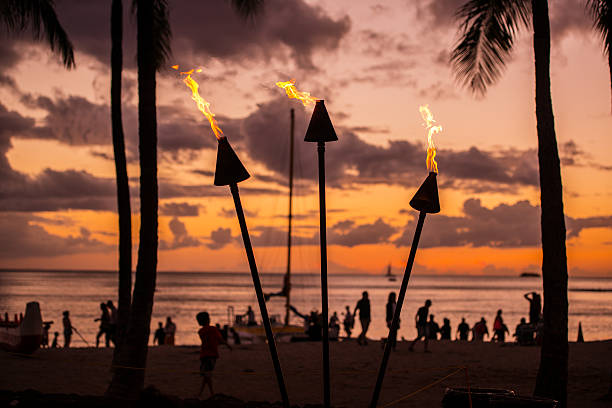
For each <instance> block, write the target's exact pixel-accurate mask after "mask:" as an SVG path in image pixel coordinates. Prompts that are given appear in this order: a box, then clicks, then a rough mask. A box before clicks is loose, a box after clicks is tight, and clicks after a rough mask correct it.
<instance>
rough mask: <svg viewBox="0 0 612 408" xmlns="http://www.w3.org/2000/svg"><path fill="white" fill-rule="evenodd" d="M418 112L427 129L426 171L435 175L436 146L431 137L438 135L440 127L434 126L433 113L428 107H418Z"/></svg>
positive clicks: (436, 167)
mask: <svg viewBox="0 0 612 408" xmlns="http://www.w3.org/2000/svg"><path fill="white" fill-rule="evenodd" d="M419 112H421V117H422V118H423V120H424V121H425V127H426V128H427V160H426V163H427V170H429V171H430V172H431V171H433V172H435V173H437V172H438V163H436V145H435V144H434V141H433V135H435V134H436V133H440V132H441V131H442V126H439V125H434V123H436V121H435V120H434V118H433V113H431V111H430V110H429V105H423V106H419Z"/></svg>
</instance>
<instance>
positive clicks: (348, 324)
mask: <svg viewBox="0 0 612 408" xmlns="http://www.w3.org/2000/svg"><path fill="white" fill-rule="evenodd" d="M524 297H525V299H527V300H528V301H529V322H527V321H526V319H525V318H521V320H520V323H519V324H517V326H516V329H515V331H514V334H513V337H515V338H516V341H517V343H518V344H520V345H529V344H536V343H537V344H540V343H541V335H542V328H543V321H542V318H541V309H542V301H541V297H540V295H539V294H538V293H536V292H528V293H525V294H524ZM431 306H432V301H431V300H430V299H427V300H426V301H425V304H424V305H423V306H421V307H420V308H419V309H418V310H417V312H416V314H415V316H414V321H415V326H416V329H417V337H416V338H415V339H414V340H413V341H412V342H411V343H410V347H409V350H410V351H414V346H415V344H416V343H418V342H419V341H420V340H423V342H424V349H425V352H429V349H428V344H429V341H430V340H451V339H452V336H451V334H452V329H451V322H450V319H448V318H446V317H445V318H444V319H443V324H442V326H440V325H439V324H438V323H437V322H436V321H435V316H434V315H433V314H430V313H429V308H430V307H431ZM396 307H397V300H396V295H395V292H391V293H389V297H388V300H387V304H386V306H385V323H386V325H387V327H388V328H389V329H391V326H392V323H393V316H394V314H395V309H396ZM357 311H359V322H360V323H361V333H360V334H359V336H358V337H357V343H358V344H359V345H367V344H368V341H367V338H366V334H367V332H368V328H369V326H370V322H371V310H370V300H369V298H368V292H367V291H364V292H363V293H362V297H361V299H360V300H359V301H358V302H357V304H356V306H355V308H354V309H353V312H352V313H351V310H350V307H349V306H346V312H344V313H343V314H344V320H343V325H344V332H345V334H346V338H347V339H350V338H351V335H352V331H353V328H354V325H355V317H356V316H357ZM502 314H503V310H502V309H499V310H498V311H497V314H496V315H495V319H494V321H493V335H492V336H491V335H490V334H489V328H488V327H487V321H486V319H485V318H484V317H481V318H480V320H479V321H477V322H476V323H474V325H473V326H472V327H471V328H470V326H469V324H468V323H467V322H466V321H465V317H462V318H461V323H459V325H458V326H457V330H456V332H455V340H457V341H468V338H469V334H470V332H471V334H472V338H471V341H484V340H485V337H486V338H487V339H490V341H492V342H500V343H503V342H505V341H506V335H510V331H509V330H508V326H506V324H505V323H504V319H503V317H502ZM334 316H336V313H334ZM329 326H330V328H331V327H332V321H331V320H330V324H329ZM397 329H399V321H398V326H397V328H396V330H395V331H394V332H392V333H391V338H388V339H385V341H388V342H390V343H391V348H392V349H393V350H395V347H396V344H397V338H396V337H397ZM383 345H384V343H383Z"/></svg>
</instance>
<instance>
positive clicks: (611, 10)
mask: <svg viewBox="0 0 612 408" xmlns="http://www.w3.org/2000/svg"><path fill="white" fill-rule="evenodd" d="M586 9H587V11H588V12H589V14H590V15H591V17H592V18H593V28H594V29H595V30H596V31H597V32H598V33H599V35H600V37H601V40H602V41H603V46H604V53H605V54H607V55H609V54H610V49H612V0H587V2H586Z"/></svg>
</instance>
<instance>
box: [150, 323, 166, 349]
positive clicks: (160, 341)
mask: <svg viewBox="0 0 612 408" xmlns="http://www.w3.org/2000/svg"><path fill="white" fill-rule="evenodd" d="M157 325H158V326H157V330H155V335H154V337H153V344H155V343H157V345H158V346H163V345H164V343H165V342H166V331H165V330H164V324H163V323H162V322H158V323H157Z"/></svg>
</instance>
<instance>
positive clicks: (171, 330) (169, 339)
mask: <svg viewBox="0 0 612 408" xmlns="http://www.w3.org/2000/svg"><path fill="white" fill-rule="evenodd" d="M164 331H165V332H166V340H164V344H168V345H170V346H174V340H175V339H174V336H175V335H176V324H174V322H173V321H172V318H171V317H170V316H168V317H167V318H166V326H165V327H164Z"/></svg>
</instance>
